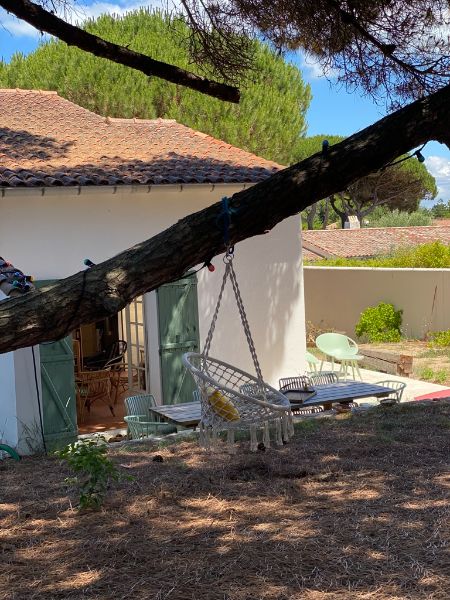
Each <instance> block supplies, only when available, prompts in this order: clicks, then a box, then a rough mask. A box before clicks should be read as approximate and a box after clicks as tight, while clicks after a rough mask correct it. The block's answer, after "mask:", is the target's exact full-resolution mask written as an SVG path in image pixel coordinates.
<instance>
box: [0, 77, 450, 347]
mask: <svg viewBox="0 0 450 600" xmlns="http://www.w3.org/2000/svg"><path fill="white" fill-rule="evenodd" d="M429 140H436V141H439V142H441V143H445V144H446V145H447V146H448V147H450V85H448V86H446V87H444V88H442V89H441V90H439V91H438V92H436V93H435V94H432V95H430V96H429V97H428V98H426V99H424V100H418V101H416V102H414V103H412V104H410V105H408V106H406V107H404V108H402V109H400V110H398V111H397V112H395V113H393V114H391V115H389V116H387V117H385V118H384V119H382V120H380V121H378V122H377V123H375V124H374V125H371V126H370V127H367V128H366V129H364V130H362V131H360V132H358V133H356V134H355V135H353V136H351V137H349V138H348V139H346V140H344V141H343V142H340V143H339V144H336V145H334V146H331V147H330V148H329V151H328V152H327V154H326V155H323V154H322V153H321V152H320V153H317V154H315V155H314V156H311V157H309V158H308V159H306V160H304V161H302V162H300V163H298V164H296V165H293V166H291V167H289V168H287V169H285V170H283V171H280V172H278V173H276V174H275V175H273V176H272V177H270V178H269V179H267V180H265V181H263V182H261V183H259V184H257V185H255V186H253V187H251V188H248V189H246V190H243V191H241V192H239V193H237V194H235V195H234V196H233V197H232V199H231V201H230V204H231V206H232V208H233V209H234V212H233V218H232V224H231V229H230V242H231V243H232V244H236V243H237V242H240V241H241V240H244V239H246V238H249V237H252V236H255V235H260V234H263V233H266V232H267V231H268V230H270V229H272V228H273V227H274V226H275V225H276V224H277V223H279V222H280V221H282V220H283V219H286V218H287V217H290V216H292V215H295V214H297V213H298V212H299V211H301V210H303V209H305V208H306V207H308V206H310V205H311V204H313V203H314V202H317V201H318V200H321V199H322V198H326V197H328V196H331V195H332V194H334V193H337V192H339V191H340V190H343V189H345V188H346V187H347V186H348V185H350V184H351V183H352V182H354V181H357V180H358V179H361V178H362V177H364V176H366V175H368V174H369V173H370V172H372V171H376V170H378V169H380V168H381V167H383V166H384V165H386V164H388V163H390V162H391V161H392V160H393V159H395V158H397V157H398V156H401V155H403V154H405V153H406V152H408V151H409V150H411V149H412V148H416V147H418V146H420V145H421V144H423V143H425V142H427V141H429ZM220 211H221V205H220V204H219V203H216V204H214V205H212V206H210V207H209V208H205V209H204V210H202V211H200V212H197V213H194V214H192V215H189V216H187V217H185V218H184V219H182V220H181V221H179V222H178V223H176V224H175V225H172V227H170V228H169V229H166V230H165V231H163V232H161V233H159V234H158V235H156V236H154V237H153V238H151V239H150V240H147V241H146V242H143V243H140V244H138V245H136V246H134V247H133V248H130V249H129V250H126V251H124V252H122V253H120V254H118V255H117V256H115V257H114V258H111V259H109V260H107V261H105V262H103V263H101V264H99V265H97V266H95V267H93V268H91V269H89V270H88V271H84V272H80V273H77V274H75V275H72V276H71V277H68V278H67V279H63V280H61V281H60V282H58V283H56V284H55V285H53V286H52V287H51V288H49V289H47V290H45V291H35V292H30V293H28V294H26V295H24V296H23V297H20V298H14V299H8V300H4V301H2V302H0V352H7V351H9V350H13V349H17V348H22V347H25V346H30V345H33V344H37V343H39V342H43V341H50V340H55V339H59V338H61V337H63V336H64V335H66V334H67V333H68V332H70V331H71V330H73V329H75V328H76V327H77V326H79V325H81V324H83V323H91V322H92V321H96V320H99V319H102V318H104V317H106V316H109V315H112V314H115V313H117V312H118V311H119V310H121V309H122V308H123V307H124V306H125V305H126V304H128V303H129V302H130V301H131V300H132V299H133V298H135V297H136V296H138V295H140V294H143V293H145V292H149V291H151V290H154V289H155V288H157V287H159V286H160V285H162V284H163V283H167V282H169V281H173V280H175V279H177V278H179V277H180V276H182V275H183V274H184V273H185V272H186V271H188V270H189V269H190V268H192V267H193V266H195V265H197V264H201V263H203V262H205V261H207V260H209V259H211V257H212V256H215V255H217V254H220V253H222V252H223V251H224V243H223V238H222V233H221V231H220V229H219V228H218V227H217V223H216V220H217V217H218V215H219V213H220ZM19 266H20V265H19Z"/></svg>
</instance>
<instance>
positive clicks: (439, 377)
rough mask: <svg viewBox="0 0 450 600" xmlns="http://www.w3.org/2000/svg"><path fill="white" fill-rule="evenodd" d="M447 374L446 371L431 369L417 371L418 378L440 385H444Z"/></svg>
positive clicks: (425, 368)
mask: <svg viewBox="0 0 450 600" xmlns="http://www.w3.org/2000/svg"><path fill="white" fill-rule="evenodd" d="M449 375H450V374H449V372H448V371H447V369H439V370H438V371H435V370H434V369H432V368H431V367H423V368H422V369H420V371H419V378H420V379H423V380H425V381H432V382H433V383H439V384H440V385H443V384H445V382H446V381H447V379H448V378H449Z"/></svg>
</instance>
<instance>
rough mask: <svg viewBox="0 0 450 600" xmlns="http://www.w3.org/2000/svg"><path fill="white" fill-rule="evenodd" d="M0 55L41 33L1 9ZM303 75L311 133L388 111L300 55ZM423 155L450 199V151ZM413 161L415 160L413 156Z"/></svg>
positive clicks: (341, 131)
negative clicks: (330, 78)
mask: <svg viewBox="0 0 450 600" xmlns="http://www.w3.org/2000/svg"><path fill="white" fill-rule="evenodd" d="M165 4H166V1H165V0H153V1H151V0H148V1H139V0H111V1H109V2H100V1H97V0H84V3H83V4H82V3H81V2H77V6H78V7H79V8H78V9H77V13H76V17H75V18H76V19H77V20H79V21H81V20H83V19H84V18H87V17H97V16H99V15H100V14H102V13H105V12H107V13H115V14H124V13H125V12H127V11H129V10H133V9H136V8H138V7H139V6H144V5H145V6H162V5H165ZM0 24H1V25H2V28H3V31H2V33H1V36H0V57H1V58H3V60H5V61H8V60H9V59H10V57H11V55H12V54H13V53H14V52H23V53H24V54H27V53H29V52H32V51H33V50H34V49H35V48H36V46H37V45H38V44H39V41H40V39H42V37H41V35H40V34H39V32H37V31H36V30H35V29H33V28H32V27H31V26H29V25H28V24H26V23H24V22H21V21H18V20H17V19H15V18H14V17H12V16H11V15H8V14H7V13H6V12H5V11H3V10H2V9H0ZM293 62H295V64H297V66H298V67H299V68H300V70H301V71H302V74H303V77H304V79H305V80H306V81H308V83H310V85H311V89H312V94H313V100H312V103H311V107H310V109H309V111H308V115H307V120H308V135H317V134H334V135H343V136H348V135H351V134H352V133H354V132H356V131H358V130H360V129H363V128H364V127H367V126H368V125H370V124H372V123H374V122H375V121H377V120H378V119H380V118H381V117H383V116H384V115H385V114H386V111H385V107H384V105H381V104H380V105H379V106H377V105H376V104H375V103H374V102H373V101H372V100H371V99H370V98H367V97H364V96H363V95H362V94H361V93H359V92H353V93H351V94H349V93H347V92H346V91H345V89H343V88H338V87H337V86H334V85H332V83H330V82H329V81H327V80H326V79H325V78H323V77H321V76H320V73H319V72H318V69H317V66H316V65H314V64H308V63H307V62H306V61H305V60H304V59H303V58H302V57H301V56H299V57H298V59H296V60H294V61H293ZM423 154H424V156H425V158H426V163H425V164H426V166H427V167H428V169H429V171H430V172H431V173H432V174H433V176H434V177H435V178H436V182H437V184H438V188H439V193H438V198H442V199H443V200H444V201H448V200H450V151H449V149H448V148H447V147H446V146H443V145H441V144H439V143H438V142H429V143H428V144H427V145H426V146H425V148H424V150H423ZM411 160H413V159H411Z"/></svg>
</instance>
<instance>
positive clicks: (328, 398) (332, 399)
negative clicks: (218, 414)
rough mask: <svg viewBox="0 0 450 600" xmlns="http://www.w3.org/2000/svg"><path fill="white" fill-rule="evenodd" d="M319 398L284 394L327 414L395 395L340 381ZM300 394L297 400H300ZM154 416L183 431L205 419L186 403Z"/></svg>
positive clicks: (320, 390) (319, 389)
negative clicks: (339, 406) (338, 407)
mask: <svg viewBox="0 0 450 600" xmlns="http://www.w3.org/2000/svg"><path fill="white" fill-rule="evenodd" d="M314 389H315V390H316V394H315V395H314V396H312V397H311V398H310V399H309V400H305V401H304V402H301V401H300V400H299V394H301V393H302V391H301V390H287V391H286V392H283V393H284V395H285V396H286V397H287V398H288V400H289V401H290V403H291V407H292V408H293V409H294V410H295V408H296V407H297V408H299V407H300V406H301V407H307V406H317V405H323V406H324V408H325V410H329V409H330V408H331V406H332V404H333V403H336V402H338V403H342V404H350V403H351V402H353V401H354V400H358V399H361V398H369V397H373V396H375V397H377V398H385V397H386V396H389V394H392V390H391V388H387V387H383V386H381V385H375V384H373V383H364V382H362V381H340V382H338V383H329V384H326V385H316V386H314ZM296 394H297V398H296ZM151 412H152V413H154V414H156V415H158V416H159V417H162V418H163V419H165V420H166V421H168V422H169V423H174V424H175V425H179V426H181V427H196V426H197V425H198V424H199V423H200V419H201V405H200V402H186V403H184V404H162V405H161V406H156V407H154V408H152V409H151Z"/></svg>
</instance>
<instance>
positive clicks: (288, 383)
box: [278, 375, 311, 392]
mask: <svg viewBox="0 0 450 600" xmlns="http://www.w3.org/2000/svg"><path fill="white" fill-rule="evenodd" d="M278 387H279V389H280V392H287V391H289V390H295V391H298V390H304V389H307V388H310V387H311V376H310V375H299V376H298V377H284V378H283V379H279V381H278Z"/></svg>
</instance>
